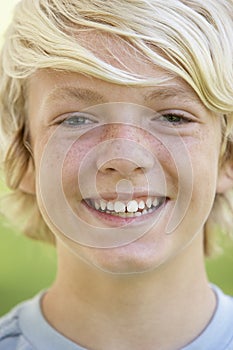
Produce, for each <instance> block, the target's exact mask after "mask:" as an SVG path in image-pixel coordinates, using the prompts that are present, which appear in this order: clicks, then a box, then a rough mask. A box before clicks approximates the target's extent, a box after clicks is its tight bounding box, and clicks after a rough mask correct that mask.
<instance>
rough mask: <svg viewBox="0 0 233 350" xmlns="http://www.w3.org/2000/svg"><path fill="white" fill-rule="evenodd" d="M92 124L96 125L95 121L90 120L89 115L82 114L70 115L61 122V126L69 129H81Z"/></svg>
mask: <svg viewBox="0 0 233 350" xmlns="http://www.w3.org/2000/svg"><path fill="white" fill-rule="evenodd" d="M94 123H97V121H96V120H94V119H92V118H91V116H90V115H85V114H83V113H72V114H70V115H69V116H68V117H67V118H66V119H65V120H63V122H62V124H63V125H65V126H69V127H82V126H86V125H88V124H90V125H91V124H94Z"/></svg>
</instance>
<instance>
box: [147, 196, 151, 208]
mask: <svg viewBox="0 0 233 350" xmlns="http://www.w3.org/2000/svg"><path fill="white" fill-rule="evenodd" d="M146 206H147V208H151V206H152V199H151V198H148V199H147V200H146Z"/></svg>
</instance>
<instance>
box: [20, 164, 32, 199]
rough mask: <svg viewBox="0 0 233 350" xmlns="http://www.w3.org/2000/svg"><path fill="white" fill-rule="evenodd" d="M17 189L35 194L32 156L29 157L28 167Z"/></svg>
mask: <svg viewBox="0 0 233 350" xmlns="http://www.w3.org/2000/svg"><path fill="white" fill-rule="evenodd" d="M19 189H20V190H21V191H23V192H25V193H28V194H35V193H36V187H35V168H34V164H33V160H32V158H30V159H29V162H28V168H27V171H26V173H25V174H24V176H23V179H22V181H21V183H20V186H19Z"/></svg>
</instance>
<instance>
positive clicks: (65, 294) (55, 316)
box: [43, 237, 215, 350]
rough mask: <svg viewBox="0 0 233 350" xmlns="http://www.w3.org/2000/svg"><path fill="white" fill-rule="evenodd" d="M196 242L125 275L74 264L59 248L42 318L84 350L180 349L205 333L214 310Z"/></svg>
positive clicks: (198, 243)
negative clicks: (55, 273)
mask: <svg viewBox="0 0 233 350" xmlns="http://www.w3.org/2000/svg"><path fill="white" fill-rule="evenodd" d="M200 244H202V240H201V237H199V238H198V239H196V241H195V242H193V244H192V245H190V246H189V247H188V248H186V249H185V250H184V251H183V252H182V253H180V254H179V256H176V257H174V258H173V259H171V260H170V261H169V262H167V263H166V264H163V265H161V266H160V267H159V268H157V269H155V270H153V271H150V272H146V273H143V274H135V275H128V276H126V275H123V276H122V275H112V274H108V273H104V272H102V271H100V270H97V269H95V268H92V267H90V266H88V265H87V264H85V263H80V262H79V264H77V261H76V263H74V261H73V259H77V257H71V256H70V253H67V252H65V251H64V247H61V250H63V251H62V259H60V266H59V269H58V271H59V274H58V276H57V280H56V282H55V283H54V285H53V287H52V288H51V289H50V291H49V292H48V293H47V294H46V296H45V298H44V300H43V311H44V314H45V316H46V318H47V319H48V321H49V322H50V323H51V324H52V325H53V326H54V327H55V328H56V329H58V330H59V331H60V332H61V333H63V334H65V335H66V336H67V337H68V338H70V339H72V340H73V341H74V342H76V343H78V344H80V345H82V346H84V347H87V348H93V349H95V348H97V349H98V348H101V349H108V350H115V349H121V350H125V349H131V348H133V349H135V350H137V349H142V348H144V349H145V348H146V349H148V350H150V349H155V348H156V349H160V350H173V349H176V348H180V347H181V346H184V345H185V344H187V343H188V342H190V341H191V340H192V339H194V338H195V337H196V336H197V335H198V334H199V333H200V332H201V331H202V329H204V327H205V326H206V324H207V323H208V321H209V320H210V318H211V316H212V314H213V311H214V307H215V298H214V295H213V293H212V291H211V289H210V288H209V286H208V282H207V278H206V274H205V269H204V259H203V255H202V254H201V253H199V252H200V251H201V249H200V247H198V249H197V247H196V246H200ZM197 252H198V253H197ZM190 257H191V258H190ZM184 262H185V263H184ZM77 266H78V267H77ZM68 270H69V271H70V272H69V274H67V271H68ZM71 276H72V278H71ZM184 310H185V312H182V311H184ZM181 329H182V332H180V330H181ZM106 344H107V345H106ZM170 344H172V346H171V345H170Z"/></svg>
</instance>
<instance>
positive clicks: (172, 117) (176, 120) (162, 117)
mask: <svg viewBox="0 0 233 350" xmlns="http://www.w3.org/2000/svg"><path fill="white" fill-rule="evenodd" d="M154 120H158V121H162V122H164V123H167V124H171V125H184V124H188V123H191V122H193V119H191V118H189V117H188V116H187V115H185V114H184V113H178V112H177V113H175V112H168V113H160V114H159V116H158V117H156V118H155V119H154Z"/></svg>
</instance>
